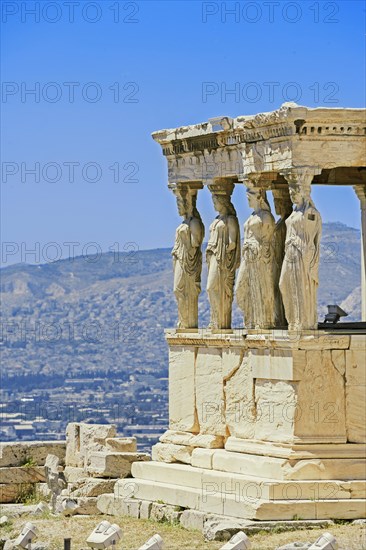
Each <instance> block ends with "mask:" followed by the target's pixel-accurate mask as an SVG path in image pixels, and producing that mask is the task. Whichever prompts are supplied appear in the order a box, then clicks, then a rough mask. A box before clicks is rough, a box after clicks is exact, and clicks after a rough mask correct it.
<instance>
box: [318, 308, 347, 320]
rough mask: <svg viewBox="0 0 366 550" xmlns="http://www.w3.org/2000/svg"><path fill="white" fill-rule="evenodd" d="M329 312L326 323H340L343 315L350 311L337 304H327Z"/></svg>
mask: <svg viewBox="0 0 366 550" xmlns="http://www.w3.org/2000/svg"><path fill="white" fill-rule="evenodd" d="M327 308H328V313H327V314H326V316H325V319H324V323H332V324H335V323H338V321H339V319H340V318H341V317H346V316H347V315H348V313H346V312H345V311H343V309H342V308H341V307H339V306H337V305H336V304H333V305H329V306H327Z"/></svg>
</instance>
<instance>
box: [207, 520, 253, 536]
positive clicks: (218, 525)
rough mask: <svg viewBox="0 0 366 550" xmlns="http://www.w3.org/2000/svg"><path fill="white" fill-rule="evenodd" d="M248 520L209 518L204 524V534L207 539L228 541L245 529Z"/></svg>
mask: <svg viewBox="0 0 366 550" xmlns="http://www.w3.org/2000/svg"><path fill="white" fill-rule="evenodd" d="M245 526H246V522H245V521H244V522H240V521H231V520H229V519H228V520H225V521H222V520H221V521H220V520H219V521H215V520H208V521H206V522H205V524H204V530H203V534H204V537H205V540H219V541H223V542H227V541H228V540H230V539H231V537H232V536H233V535H235V534H236V533H238V532H239V531H243V530H244V529H245Z"/></svg>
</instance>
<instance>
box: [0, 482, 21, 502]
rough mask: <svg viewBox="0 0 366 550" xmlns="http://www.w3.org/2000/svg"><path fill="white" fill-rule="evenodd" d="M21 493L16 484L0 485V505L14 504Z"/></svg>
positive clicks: (19, 487)
mask: <svg viewBox="0 0 366 550" xmlns="http://www.w3.org/2000/svg"><path fill="white" fill-rule="evenodd" d="M20 493H21V486H19V485H18V483H7V484H5V485H4V484H3V485H0V503H1V504H6V503H8V502H16V501H17V499H18V497H19V496H20Z"/></svg>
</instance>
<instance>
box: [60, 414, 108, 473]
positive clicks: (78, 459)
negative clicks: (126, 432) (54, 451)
mask: <svg viewBox="0 0 366 550" xmlns="http://www.w3.org/2000/svg"><path fill="white" fill-rule="evenodd" d="M116 435H117V430H116V426H115V425H113V424H112V425H111V424H86V423H84V422H71V423H70V424H68V425H67V428H66V442H67V443H66V466H73V467H77V468H84V467H86V466H88V464H89V454H90V453H92V452H94V451H102V450H103V449H104V448H105V445H106V439H107V438H108V439H110V438H114V437H116Z"/></svg>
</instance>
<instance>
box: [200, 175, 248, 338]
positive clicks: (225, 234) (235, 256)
mask: <svg viewBox="0 0 366 550" xmlns="http://www.w3.org/2000/svg"><path fill="white" fill-rule="evenodd" d="M208 188H209V190H210V191H211V194H212V201H213V205H214V208H215V210H216V212H217V213H218V215H217V216H216V218H215V219H214V221H213V222H212V223H211V225H210V236H209V240H208V243H207V248H206V260H207V268H208V273H207V294H208V299H209V302H210V309H211V316H210V324H209V328H211V329H231V313H232V302H233V296H234V283H235V273H236V270H237V268H238V267H239V264H240V229H239V222H238V218H237V216H236V211H235V208H234V206H233V204H232V202H231V194H232V192H233V189H234V185H233V184H232V183H222V184H221V183H215V184H212V185H209V186H208Z"/></svg>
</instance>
